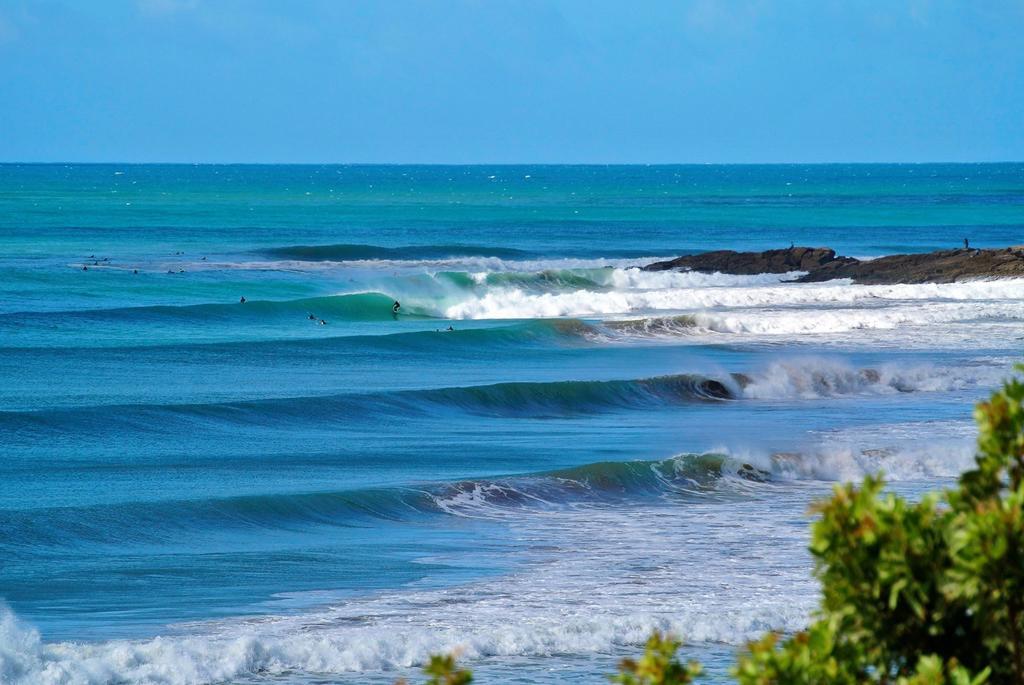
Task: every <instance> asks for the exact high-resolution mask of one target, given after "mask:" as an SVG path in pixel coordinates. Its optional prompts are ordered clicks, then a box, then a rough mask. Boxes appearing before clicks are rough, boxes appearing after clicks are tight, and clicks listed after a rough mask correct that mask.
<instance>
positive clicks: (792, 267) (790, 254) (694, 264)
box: [644, 247, 856, 274]
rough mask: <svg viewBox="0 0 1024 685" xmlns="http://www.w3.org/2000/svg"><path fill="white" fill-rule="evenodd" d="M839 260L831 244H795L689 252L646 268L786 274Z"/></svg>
mask: <svg viewBox="0 0 1024 685" xmlns="http://www.w3.org/2000/svg"><path fill="white" fill-rule="evenodd" d="M837 260H840V261H843V260H849V261H856V260H850V258H849V257H836V252H835V250H830V249H828V248H827V247H791V248H789V249H788V250H768V251H766V252H733V251H732V250H716V251H715V252H704V253H702V254H695V255H687V256H685V257H679V258H678V259H672V260H669V261H667V262H655V263H653V264H648V265H647V266H645V267H644V270H646V271H668V270H670V269H684V270H689V271H701V272H705V273H712V272H715V271H717V272H719V273H723V274H784V273H787V272H789V271H813V270H814V269H818V268H821V267H822V266H824V265H826V264H831V263H833V262H835V261H837Z"/></svg>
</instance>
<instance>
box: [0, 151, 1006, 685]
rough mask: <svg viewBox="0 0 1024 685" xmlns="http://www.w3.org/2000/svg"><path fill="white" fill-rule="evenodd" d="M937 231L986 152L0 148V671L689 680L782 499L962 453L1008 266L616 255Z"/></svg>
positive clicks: (720, 644) (752, 606)
mask: <svg viewBox="0 0 1024 685" xmlns="http://www.w3.org/2000/svg"><path fill="white" fill-rule="evenodd" d="M965 237H967V238H969V239H970V241H971V244H972V245H973V246H978V247H987V246H1002V245H1008V244H1020V243H1024V165H1021V164H1002V165H852V166H849V165H831V166H682V167H561V166H536V167H509V166H499V167H415V166H413V167H405V166H384V167H373V166H355V167H351V166H337V167H335V166H323V167H304V166H160V165H152V166H150V165H146V166H116V165H95V166H74V165H68V166H63V165H41V166H22V165H0V248H2V251H0V457H2V458H0V559H2V562H0V598H2V600H3V602H4V605H3V608H0V681H2V682H5V683H6V682H10V683H17V684H18V685H21V684H22V683H25V684H27V683H124V682H131V683H134V682H140V683H222V682H231V683H236V682H237V683H249V682H261V683H266V682H275V683H276V682H280V683H312V682H316V683H334V682H339V683H340V682H390V681H391V680H393V679H394V678H395V677H396V676H398V675H409V674H410V673H413V674H414V673H415V668H416V667H417V665H418V664H420V663H422V661H423V659H424V658H425V656H426V655H427V654H429V653H431V652H434V651H441V650H450V649H453V648H459V649H461V650H462V654H463V658H464V659H466V660H467V661H468V662H469V663H471V665H472V666H473V667H474V669H475V670H476V671H477V672H478V673H479V674H480V679H481V682H512V681H515V682H565V681H578V682H601V678H600V674H601V673H604V672H607V671H608V670H610V669H611V668H613V667H614V663H615V661H616V660H617V659H618V658H619V657H620V656H621V655H623V654H625V653H629V652H631V651H634V650H635V649H636V647H637V645H638V644H640V643H641V642H642V640H643V637H644V636H645V635H646V633H647V632H649V631H650V630H651V629H652V628H654V627H659V628H665V629H671V630H674V631H675V632H677V633H679V634H680V635H682V636H683V637H685V638H686V640H687V641H688V643H689V645H690V646H689V647H688V650H689V651H690V652H691V653H692V654H693V655H695V656H698V657H700V658H702V659H704V660H705V661H707V662H708V663H709V664H710V670H711V673H712V676H714V679H720V678H721V677H722V674H723V673H724V672H725V670H726V669H727V667H728V664H729V663H730V661H731V659H732V655H733V654H734V652H735V650H736V648H737V647H738V646H739V645H741V644H742V643H743V641H744V640H745V639H748V638H750V637H753V636H755V635H758V634H759V633H760V632H762V631H764V630H767V629H780V630H796V629H799V628H800V627H801V626H802V625H803V624H804V623H805V622H806V619H807V615H808V613H809V611H810V610H811V609H812V608H813V606H814V602H815V589H814V587H815V586H814V583H813V581H812V579H811V578H810V575H809V574H810V568H811V563H810V560H809V558H808V555H807V554H806V552H805V550H804V548H805V546H806V524H807V520H806V518H805V511H806V508H807V504H808V503H809V502H810V501H811V500H812V499H813V498H815V497H818V496H821V495H822V494H824V493H826V492H828V489H829V488H830V486H831V483H833V482H835V481H836V480H843V479H849V478H857V477H859V476H860V475H861V474H863V473H865V472H874V471H875V470H878V469H884V470H885V471H886V472H887V473H889V474H890V475H891V477H892V478H893V479H894V480H895V487H897V488H901V489H905V490H906V491H907V492H909V493H917V492H920V491H922V490H924V489H927V488H933V487H938V486H941V485H943V484H945V483H947V482H949V479H950V478H952V477H953V476H954V475H955V474H956V473H958V472H959V470H961V469H962V468H963V467H964V466H965V465H966V464H968V463H969V461H970V455H971V449H972V440H973V428H972V424H971V422H970V409H971V404H972V402H974V401H976V400H977V399H978V398H980V397H982V396H984V395H985V394H986V393H988V392H989V391H990V390H991V389H992V388H993V387H994V386H995V385H996V384H997V383H998V382H999V380H1000V379H1001V378H1002V377H1003V376H1004V375H1005V374H1006V373H1007V371H1008V369H1009V367H1010V365H1011V363H1012V362H1013V361H1015V360H1019V358H1020V350H1021V348H1022V345H1024V342H1022V341H1024V282H1022V281H996V282H974V283H958V284H947V285H934V286H931V285H926V286H853V285H850V284H847V283H844V282H834V283H825V284H807V285H797V284H792V283H785V282H784V281H785V280H786V279H787V278H788V277H787V276H786V275H770V274H765V275H758V276H725V275H721V274H710V275H702V274H688V273H645V272H641V271H639V270H637V269H635V268H633V267H635V266H636V265H638V264H643V263H646V262H648V261H652V260H653V259H654V258H657V257H666V256H675V255H678V254H682V253H687V252H698V251H702V250H708V249H720V248H732V249H766V248H772V247H785V246H788V245H789V244H790V243H794V242H795V243H796V244H808V245H827V246H830V247H834V248H836V249H837V250H839V251H840V252H842V253H845V254H850V255H855V256H859V257H872V256H877V255H882V254H887V253H893V252H902V251H927V250H931V249H936V248H951V247H957V246H959V245H961V244H962V241H963V239H964V238H965ZM243 297H244V298H245V300H246V301H245V302H244V303H242V302H241V301H240V300H241V298H243ZM396 299H397V300H399V301H400V302H401V305H402V306H401V309H400V311H399V313H398V314H397V315H392V312H391V304H392V302H394V301H395V300H396ZM311 317H312V318H311ZM321 320H322V321H323V323H322V324H321V323H320V322H321ZM449 326H450V327H451V328H452V330H451V331H449V330H448V328H449Z"/></svg>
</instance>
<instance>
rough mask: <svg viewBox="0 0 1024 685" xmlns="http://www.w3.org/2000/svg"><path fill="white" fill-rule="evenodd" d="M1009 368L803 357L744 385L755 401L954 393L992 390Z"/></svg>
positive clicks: (773, 365)
mask: <svg viewBox="0 0 1024 685" xmlns="http://www.w3.org/2000/svg"><path fill="white" fill-rule="evenodd" d="M1005 373H1006V367H1005V366H1001V365H993V364H985V365H978V364H975V365H970V366H955V367H938V366H935V365H932V364H918V365H914V366H909V367H908V366H905V365H900V364H891V363H887V364H880V365H877V366H875V367H872V368H864V369H858V368H855V367H853V366H851V365H849V364H848V363H846V362H842V361H836V360H831V359H824V358H820V357H807V356H798V357H791V358H789V359H786V360H784V361H776V362H773V363H771V364H769V365H768V367H767V368H766V369H764V370H762V371H758V372H756V373H753V374H750V376H749V380H750V382H749V383H748V384H747V385H746V386H745V387H743V389H742V394H743V396H744V397H747V398H751V399H794V398H802V399H812V398H822V397H835V396H843V395H864V394H873V395H897V394H899V393H906V392H948V391H954V390H964V389H968V388H979V387H980V388H988V387H991V386H993V385H994V384H996V383H998V382H999V380H1000V379H1001V378H1002V377H1003V376H1004V375H1005Z"/></svg>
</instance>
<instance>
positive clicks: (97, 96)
mask: <svg viewBox="0 0 1024 685" xmlns="http://www.w3.org/2000/svg"><path fill="white" fill-rule="evenodd" d="M1022 159H1024V2H1022V1H1021V0H1006V1H1000V0H981V1H978V2H975V1H973V0H963V1H962V2H952V1H948V2H943V1H939V0H912V1H901V0H877V1H875V0H859V1H857V0H849V1H846V2H837V1H836V2H834V1H832V0H806V1H800V2H796V1H791V2H787V1H786V0H776V1H774V2H769V1H767V0H737V1H735V2H730V1H727V0H720V1H715V0H692V1H677V2H660V1H658V0H646V1H644V0H633V1H631V2H625V1H622V2H603V1H601V0H580V1H572V0H565V1H548V0H514V1H503V0H433V1H431V2H414V1H409V2H406V1H401V0H373V1H368V2H361V1H356V0H352V1H345V0H275V1H269V0H118V1H115V0H109V1H107V0H77V1H74V2H71V1H61V0H34V1H32V2H27V1H22V0H0V160H4V161H122V162H147V161H182V162H428V163H429V162H450V163H472V162H487V163H499V162H597V163H627V162H638V163H664V162H696V163H703V162H822V161H959V160H963V161H991V160H1022Z"/></svg>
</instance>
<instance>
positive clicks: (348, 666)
mask: <svg viewBox="0 0 1024 685" xmlns="http://www.w3.org/2000/svg"><path fill="white" fill-rule="evenodd" d="M922 430H924V431H925V433H927V432H928V430H930V427H928V426H925V427H924V428H923V429H922V426H921V425H920V424H918V425H916V427H907V428H906V429H905V430H903V431H902V432H900V431H896V432H895V433H892V432H886V431H881V432H880V433H878V434H877V435H874V436H872V439H880V440H881V443H882V444H884V443H885V442H886V441H887V440H889V439H890V438H892V437H893V436H894V435H896V436H897V437H899V438H900V439H901V440H902V441H904V442H913V441H914V439H915V435H916V436H919V435H920V434H921V431H922ZM841 437H843V436H839V435H829V436H828V440H827V441H826V442H824V443H823V445H822V446H820V447H818V448H816V449H812V450H808V451H807V452H802V453H800V454H796V455H749V454H744V453H743V452H742V451H739V450H734V451H733V453H732V454H733V459H735V460H737V461H742V462H746V463H754V464H757V465H759V466H761V467H762V468H765V469H767V470H770V471H771V472H773V473H774V474H775V477H776V478H784V479H785V478H795V479H812V481H811V482H802V483H801V482H793V483H789V484H785V483H784V484H750V483H747V484H746V486H747V487H754V488H758V489H761V490H763V493H762V494H763V496H756V495H755V496H742V497H737V496H729V495H728V493H729V490H728V489H726V490H724V491H723V493H722V495H723V496H719V495H716V494H715V493H714V492H712V493H710V494H706V495H703V496H701V495H692V496H687V497H684V498H682V499H675V497H676V496H675V495H674V494H673V493H666V497H667V498H668V499H667V501H666V502H664V503H663V504H644V503H641V502H637V503H636V504H635V505H631V506H621V505H615V506H589V505H588V506H578V507H572V506H569V507H562V508H559V509H557V510H551V509H550V508H548V507H544V506H540V507H525V508H519V510H518V512H519V514H518V515H517V516H515V517H505V518H503V519H502V521H503V522H504V523H503V525H506V526H507V527H508V530H507V531H506V534H505V535H503V539H504V540H506V541H508V542H509V544H515V545H516V547H517V553H516V557H517V559H519V560H520V562H521V563H520V565H519V566H517V567H516V568H515V569H514V570H513V571H512V572H511V573H508V574H507V575H501V576H496V577H489V578H485V579H483V580H480V581H477V582H473V583H467V584H463V585H460V586H456V587H451V588H444V589H436V588H430V587H421V588H417V587H415V586H411V587H407V588H404V589H398V590H392V591H389V592H385V593H380V594H374V595H369V596H365V597H357V598H350V599H347V600H344V601H336V603H334V604H331V605H328V606H323V607H321V608H318V609H313V610H309V611H307V612H306V613H302V614H294V615H280V616H268V617H259V618H249V619H230V620H221V621H210V622H202V623H195V624H189V625H183V626H178V627H177V631H176V632H177V633H178V634H175V635H169V636H163V637H158V638H154V639H148V640H112V641H106V642H98V643H75V642H59V643H46V642H43V641H42V640H41V639H40V637H39V634H38V632H37V631H35V630H34V629H32V628H31V627H29V626H27V625H25V624H24V623H23V622H21V621H19V620H17V619H16V618H15V617H14V615H13V614H12V613H11V612H10V611H9V610H7V609H3V608H0V682H3V683H4V684H5V685H114V684H120V683H142V684H145V685H157V684H159V685H202V684H205V683H223V682H265V680H266V679H267V678H269V677H272V676H277V675H281V676H284V675H287V676H288V677H292V678H295V677H313V678H321V679H330V676H331V674H345V673H361V672H373V671H382V670H394V669H403V668H407V667H411V666H416V665H419V664H422V663H424V662H425V660H426V659H427V657H428V655H430V654H432V653H438V652H449V651H453V650H458V651H460V652H461V655H462V658H463V659H464V660H467V661H468V662H469V664H470V665H471V666H472V662H473V660H474V659H478V658H481V657H515V658H520V659H521V658H543V657H547V656H551V655H565V654H576V655H587V654H607V653H608V652H611V651H614V650H617V649H622V648H629V649H638V647H639V645H640V644H641V643H642V642H643V640H644V639H645V638H646V636H647V635H648V634H649V632H650V631H651V630H652V629H654V628H658V629H662V630H669V631H672V632H674V633H677V634H678V635H680V636H681V637H683V638H684V639H685V640H687V641H688V642H690V643H724V644H730V645H740V644H742V643H743V642H745V641H746V640H748V639H752V638H754V637H757V636H759V635H761V634H762V633H763V632H764V631H767V630H783V631H793V630H798V629H800V628H801V627H803V626H804V625H806V622H807V620H808V616H809V615H810V612H811V610H812V609H813V607H814V605H815V603H816V602H817V586H816V583H815V582H814V581H813V579H812V576H811V573H810V567H811V560H810V558H809V556H808V554H807V551H806V544H807V534H808V533H807V531H808V528H807V524H806V522H804V521H800V520H794V512H801V511H804V510H805V509H806V505H807V502H808V500H809V499H812V498H815V497H819V496H821V495H823V494H825V493H827V492H828V489H829V486H828V484H827V483H817V482H815V479H820V478H826V479H831V478H834V477H842V478H856V477H859V476H860V475H862V474H863V473H867V472H874V471H876V470H877V469H879V468H882V469H884V470H886V472H887V473H889V474H890V475H893V474H895V475H896V477H897V478H900V477H905V478H907V479H914V478H916V477H920V476H922V475H923V476H929V477H933V476H936V475H939V476H945V475H947V474H949V473H952V472H954V471H958V470H959V469H960V468H962V467H963V465H964V462H965V461H968V460H969V444H965V443H962V442H956V443H955V444H951V443H949V441H943V442H942V443H939V442H936V443H935V444H926V443H921V442H920V441H917V442H918V444H916V445H911V449H905V448H900V447H892V446H890V447H883V448H881V449H877V450H863V449H861V450H858V449H856V448H855V447H854V445H856V444H861V443H862V441H863V439H864V438H865V437H866V436H864V435H849V436H845V437H846V438H849V442H844V441H843V440H837V438H841ZM833 443H836V444H833ZM904 447H905V446H904ZM482 494H483V493H479V492H470V493H468V495H467V498H464V499H463V500H460V501H459V502H457V503H455V504H457V505H458V506H461V507H471V506H487V503H486V502H483V503H481V501H480V500H481V495H482ZM484 499H485V498H484ZM430 561H431V562H434V563H445V561H446V560H445V559H443V558H441V559H431V560H430ZM456 563H457V560H456ZM181 633H184V634H181Z"/></svg>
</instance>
